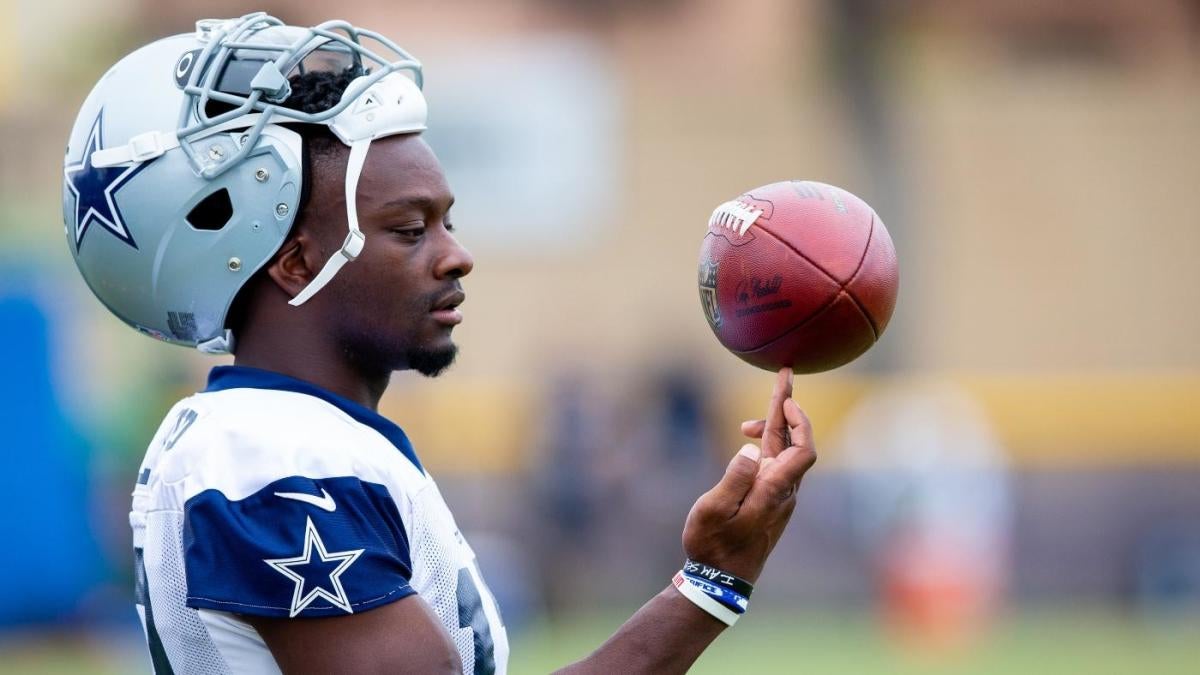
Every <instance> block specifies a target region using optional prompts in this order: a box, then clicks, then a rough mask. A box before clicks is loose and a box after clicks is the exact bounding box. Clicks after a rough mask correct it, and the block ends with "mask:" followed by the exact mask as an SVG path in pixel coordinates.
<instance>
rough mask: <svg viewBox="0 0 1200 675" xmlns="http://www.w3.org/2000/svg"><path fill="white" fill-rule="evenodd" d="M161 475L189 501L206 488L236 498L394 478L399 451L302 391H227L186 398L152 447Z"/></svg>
mask: <svg viewBox="0 0 1200 675" xmlns="http://www.w3.org/2000/svg"><path fill="white" fill-rule="evenodd" d="M155 449H157V450H158V453H159V459H158V461H157V462H156V464H157V465H158V466H157V471H156V473H157V474H158V475H157V476H156V478H158V479H159V480H161V481H163V482H165V483H177V484H179V489H180V490H181V494H179V498H181V500H183V501H186V500H187V499H190V498H191V497H194V496H195V495H197V494H199V493H200V492H203V491H206V490H217V491H220V492H222V493H223V494H225V495H226V496H227V497H228V498H231V499H238V498H241V497H244V496H247V495H250V494H253V493H255V492H257V491H258V490H260V489H262V487H263V486H264V485H267V484H271V483H274V482H275V481H277V480H280V479H283V478H287V477H292V476H302V477H306V478H312V479H315V478H329V477H339V476H354V477H357V478H361V479H363V480H366V481H370V482H374V483H387V482H390V481H389V479H390V478H393V477H394V473H395V471H396V469H397V468H398V466H397V459H398V458H399V457H400V455H399V453H398V452H397V451H396V449H395V448H394V447H393V446H391V445H390V444H389V443H388V442H387V440H386V439H384V438H382V437H380V436H379V435H378V434H377V433H375V432H374V431H373V430H372V429H371V428H370V427H368V426H365V425H363V424H360V423H359V422H357V421H355V420H354V419H353V418H351V417H350V416H349V415H347V414H345V413H344V412H343V411H341V410H339V409H338V408H337V407H335V406H332V405H330V404H328V403H326V402H325V401H322V400H320V399H317V398H314V397H311V396H306V395H304V394H300V393H295V392H288V391H275V390H261V389H228V390H223V391H214V392H203V393H199V394H195V395H193V396H190V397H188V398H186V399H183V400H182V401H180V402H179V403H177V404H176V405H175V407H174V408H172V410H171V411H170V413H168V415H167V417H166V418H165V419H164V421H163V424H162V426H161V427H160V429H159V433H158V434H157V435H156V436H155V439H154V441H153V442H152V447H151V451H152V452H153V451H155Z"/></svg>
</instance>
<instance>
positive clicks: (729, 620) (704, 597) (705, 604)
mask: <svg viewBox="0 0 1200 675" xmlns="http://www.w3.org/2000/svg"><path fill="white" fill-rule="evenodd" d="M671 583H672V584H674V586H675V588H676V589H678V591H679V592H680V593H682V594H683V597H685V598H687V599H688V600H691V601H692V603H693V604H695V605H696V606H697V607H699V608H700V609H702V610H704V611H706V612H708V613H709V614H711V615H713V616H714V617H716V618H717V619H718V620H719V621H721V622H722V623H724V624H725V625H726V626H732V625H733V624H735V623H737V620H738V617H739V616H741V615H740V614H737V613H735V612H734V611H733V610H731V609H729V608H728V607H726V606H725V605H722V604H721V603H719V602H717V601H716V600H713V599H712V597H711V596H709V595H708V594H707V593H705V592H704V591H702V590H700V589H699V588H696V587H695V586H693V585H692V582H690V581H688V579H687V577H685V576H683V572H676V573H675V577H674V578H673V579H671Z"/></svg>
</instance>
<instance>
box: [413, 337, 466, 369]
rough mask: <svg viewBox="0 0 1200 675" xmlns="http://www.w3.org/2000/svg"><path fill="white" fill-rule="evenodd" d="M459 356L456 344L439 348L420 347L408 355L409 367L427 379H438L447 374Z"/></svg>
mask: <svg viewBox="0 0 1200 675" xmlns="http://www.w3.org/2000/svg"><path fill="white" fill-rule="evenodd" d="M456 356H458V346H457V345H455V344H454V343H448V344H446V345H442V346H438V347H418V348H415V349H413V350H411V351H410V352H409V353H408V367H409V368H412V369H413V370H415V371H417V372H418V373H420V374H422V375H424V376H425V377H437V376H438V375H441V374H442V373H444V372H446V369H448V368H449V367H450V366H451V365H452V364H453V363H454V358H455V357H456Z"/></svg>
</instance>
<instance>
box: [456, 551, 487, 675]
mask: <svg viewBox="0 0 1200 675" xmlns="http://www.w3.org/2000/svg"><path fill="white" fill-rule="evenodd" d="M457 593H458V627H459V628H470V629H471V633H472V635H473V636H474V638H475V675H492V673H495V672H496V653H495V645H494V644H493V642H492V630H491V628H490V627H489V626H488V620H487V615H486V614H484V612H483V598H482V597H481V596H480V593H479V587H478V586H477V585H475V579H474V577H472V576H471V570H470V569H468V568H466V567H464V568H462V569H460V570H459V571H458V591H457Z"/></svg>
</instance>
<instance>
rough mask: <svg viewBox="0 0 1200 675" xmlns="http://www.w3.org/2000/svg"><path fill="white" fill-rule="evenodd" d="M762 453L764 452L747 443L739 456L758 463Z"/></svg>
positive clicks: (739, 452)
mask: <svg viewBox="0 0 1200 675" xmlns="http://www.w3.org/2000/svg"><path fill="white" fill-rule="evenodd" d="M761 452H762V451H760V450H759V449H758V446H757V445H755V444H753V443H747V444H745V445H743V446H742V449H741V450H738V454H739V455H741V456H742V457H745V458H746V459H748V460H750V461H751V462H757V461H758V456H759V455H760V454H761Z"/></svg>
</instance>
